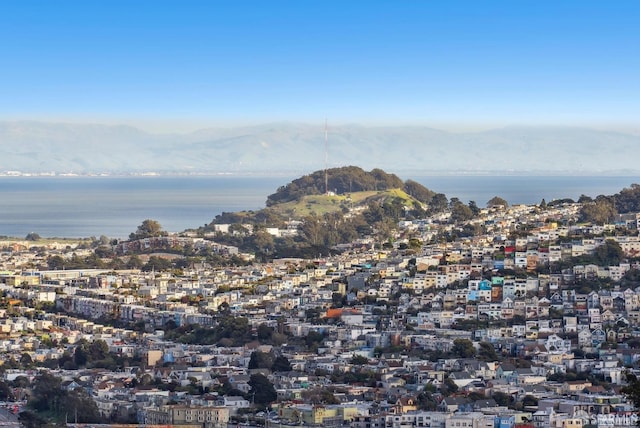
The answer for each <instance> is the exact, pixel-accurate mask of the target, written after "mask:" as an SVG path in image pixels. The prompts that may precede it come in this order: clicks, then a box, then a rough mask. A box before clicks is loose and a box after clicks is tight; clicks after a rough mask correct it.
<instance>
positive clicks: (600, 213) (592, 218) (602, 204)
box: [580, 196, 618, 224]
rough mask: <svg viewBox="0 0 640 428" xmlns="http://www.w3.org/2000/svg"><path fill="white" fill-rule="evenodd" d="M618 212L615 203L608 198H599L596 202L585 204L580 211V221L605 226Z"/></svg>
mask: <svg viewBox="0 0 640 428" xmlns="http://www.w3.org/2000/svg"><path fill="white" fill-rule="evenodd" d="M617 213H618V211H616V208H615V206H614V205H613V202H612V201H610V200H609V199H607V198H606V197H600V196H599V197H597V198H596V200H595V202H589V203H584V204H583V205H582V208H581V209H580V221H586V222H591V223H596V224H605V223H607V222H608V221H610V220H611V219H612V218H613V217H614V216H615V215H616V214H617Z"/></svg>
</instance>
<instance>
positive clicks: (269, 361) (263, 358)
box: [249, 351, 274, 369]
mask: <svg viewBox="0 0 640 428" xmlns="http://www.w3.org/2000/svg"><path fill="white" fill-rule="evenodd" d="M273 363H274V358H273V354H271V353H269V352H261V351H253V352H252V353H251V358H250V359H249V369H270V368H271V366H273Z"/></svg>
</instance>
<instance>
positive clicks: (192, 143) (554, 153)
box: [0, 121, 640, 175]
mask: <svg viewBox="0 0 640 428" xmlns="http://www.w3.org/2000/svg"><path fill="white" fill-rule="evenodd" d="M328 148H329V150H328V165H329V167H338V166H345V165H357V166H360V167H362V168H364V169H373V168H382V169H384V170H386V171H390V172H394V173H403V172H416V171H418V172H421V173H424V174H431V173H433V174H445V173H456V174H461V173H470V174H481V173H515V174H518V173H532V174H536V173H540V174H609V175H625V174H636V173H638V171H640V166H639V165H638V163H637V161H636V156H635V155H636V153H637V150H638V148H640V136H638V135H631V134H624V133H617V132H610V131H598V130H593V129H586V128H569V127H507V128H501V129H494V130H489V131H482V132H467V133H452V132H445V131H440V130H436V129H432V128H427V127H365V126H358V125H345V126H335V127H330V128H329V131H328ZM324 165H325V138H324V128H323V126H312V125H305V124H296V123H272V124H265V125H259V126H250V127H235V128H227V129H222V128H220V129H203V130H200V131H197V132H192V133H185V134H161V135H160V134H151V133H147V132H144V131H142V130H140V129H137V128H134V127H130V126H110V125H98V124H95V125H94V124H63V123H45V122H33V121H19V122H8V121H5V122H0V172H4V171H22V172H28V173H43V172H56V173H78V174H84V173H111V174H123V173H143V172H157V173H167V174H169V173H237V174H273V173H283V174H305V173H308V172H310V171H315V170H318V169H322V168H324Z"/></svg>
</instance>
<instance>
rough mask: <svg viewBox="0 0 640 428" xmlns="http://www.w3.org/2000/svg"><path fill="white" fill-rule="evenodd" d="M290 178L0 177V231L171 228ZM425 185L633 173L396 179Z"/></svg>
mask: <svg viewBox="0 0 640 428" xmlns="http://www.w3.org/2000/svg"><path fill="white" fill-rule="evenodd" d="M293 178H295V177H236V176H229V177H228V176H215V177H134V178H131V177H0V235H5V236H16V237H24V236H25V235H27V234H28V233H30V232H35V233H38V234H40V235H41V236H45V237H89V236H100V235H106V236H109V237H113V238H122V237H126V236H128V235H129V233H131V232H133V231H135V229H136V228H137V226H138V225H139V224H140V223H142V221H143V220H145V219H148V218H150V219H154V220H157V221H159V222H160V224H161V225H162V226H163V227H164V229H165V230H168V231H171V232H178V231H182V230H185V229H190V228H196V227H199V226H202V225H204V224H207V223H209V222H211V220H212V219H213V218H214V217H215V216H216V215H217V214H220V213H222V212H232V211H241V210H257V209H260V208H263V207H264V205H265V201H266V199H267V196H268V195H270V194H271V193H273V192H274V191H275V190H276V189H277V188H278V187H279V186H281V185H285V184H287V183H289V182H290V181H291V180H292V179H293ZM401 178H403V179H408V178H411V179H413V180H415V181H418V182H420V183H422V184H424V185H425V186H427V187H428V188H429V189H431V190H433V191H436V192H439V193H444V194H445V195H447V197H449V198H451V197H457V198H459V199H460V200H462V201H464V202H468V201H470V200H473V201H476V203H477V204H478V205H479V206H484V205H485V204H486V202H487V201H488V200H489V199H491V198H492V197H493V196H500V197H502V198H504V199H506V200H507V201H509V203H512V204H516V203H525V204H532V203H539V202H540V201H541V200H542V198H545V199H546V200H547V202H549V201H551V200H553V199H558V198H565V197H567V198H572V199H577V198H578V197H579V196H580V195H581V194H585V195H588V196H592V197H595V196H597V195H600V194H603V195H611V194H614V193H617V192H618V191H620V190H621V189H622V188H624V187H629V186H630V185H631V184H632V183H640V177H566V176H563V177H543V176H532V177H525V176H433V177H404V176H401Z"/></svg>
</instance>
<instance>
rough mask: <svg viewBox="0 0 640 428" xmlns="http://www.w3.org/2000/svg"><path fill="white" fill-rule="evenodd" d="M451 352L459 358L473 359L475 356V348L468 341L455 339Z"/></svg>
mask: <svg viewBox="0 0 640 428" xmlns="http://www.w3.org/2000/svg"><path fill="white" fill-rule="evenodd" d="M451 352H453V354H454V355H455V356H457V357H460V358H473V357H475V356H476V348H474V346H473V342H471V341H470V340H469V339H456V340H454V341H453V348H452V349H451Z"/></svg>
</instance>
